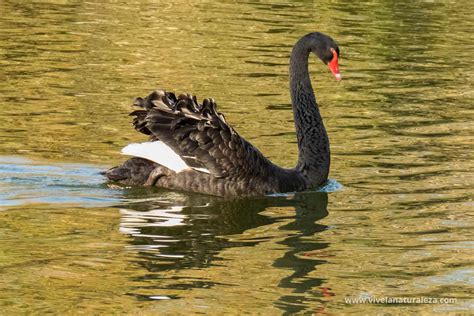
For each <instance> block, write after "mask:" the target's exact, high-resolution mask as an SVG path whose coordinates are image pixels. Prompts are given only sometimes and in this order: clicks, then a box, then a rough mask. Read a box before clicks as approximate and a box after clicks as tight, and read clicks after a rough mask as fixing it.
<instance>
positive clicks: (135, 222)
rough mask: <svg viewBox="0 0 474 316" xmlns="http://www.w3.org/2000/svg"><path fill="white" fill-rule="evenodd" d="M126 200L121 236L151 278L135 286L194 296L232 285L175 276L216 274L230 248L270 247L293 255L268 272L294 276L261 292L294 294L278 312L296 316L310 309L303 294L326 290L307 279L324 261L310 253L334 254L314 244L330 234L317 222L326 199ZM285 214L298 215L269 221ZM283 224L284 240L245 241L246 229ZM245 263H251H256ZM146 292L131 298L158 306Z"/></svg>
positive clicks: (317, 195) (135, 194)
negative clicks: (193, 272)
mask: <svg viewBox="0 0 474 316" xmlns="http://www.w3.org/2000/svg"><path fill="white" fill-rule="evenodd" d="M125 198H126V199H127V200H128V203H126V204H122V205H121V206H119V207H120V211H121V213H122V220H121V231H122V232H123V233H125V234H127V235H129V236H130V237H131V238H130V240H129V247H130V248H131V250H132V251H134V252H136V254H137V255H138V256H136V257H134V258H135V259H134V262H133V263H134V264H136V265H140V266H141V267H143V268H144V269H145V271H148V273H146V274H144V275H142V276H139V277H136V278H135V279H134V281H139V282H145V281H146V282H147V284H148V285H147V287H146V289H147V290H151V289H153V290H156V291H158V292H159V290H160V289H162V290H165V289H166V290H170V289H173V290H189V289H192V288H209V287H212V286H214V285H216V284H220V285H228V286H232V285H230V284H228V283H226V281H225V279H222V278H220V279H219V280H213V279H212V277H207V278H202V279H192V280H190V279H189V277H185V276H183V277H180V276H179V275H180V273H176V272H178V271H179V270H185V269H195V268H201V269H212V267H213V266H215V265H222V262H223V261H222V260H225V258H222V257H220V254H221V253H222V251H223V250H224V249H227V248H230V247H252V246H255V245H257V244H259V243H262V242H268V243H274V244H275V246H276V247H279V248H281V246H278V245H279V244H280V245H285V246H286V247H287V248H288V251H287V252H286V253H285V254H284V255H283V256H282V257H281V258H278V259H276V260H275V261H274V263H273V265H272V267H269V269H272V268H276V269H284V270H285V271H286V270H289V269H290V270H293V271H294V272H293V273H290V275H289V276H287V277H285V278H284V279H282V280H280V282H279V283H278V284H265V285H262V286H265V287H268V288H272V287H273V288H274V287H283V288H290V289H293V292H294V293H295V296H285V297H281V298H280V299H279V300H278V301H277V302H275V303H274V304H275V305H276V306H277V307H279V308H281V309H283V310H284V311H286V312H297V311H299V310H301V309H303V308H304V306H301V304H300V302H299V300H300V299H301V293H305V292H307V291H313V290H314V291H315V292H320V291H319V290H318V289H315V288H318V287H319V286H320V285H321V283H322V280H321V279H318V278H314V277H309V276H308V274H309V273H310V272H312V271H314V270H315V268H316V266H318V265H320V264H323V263H325V261H322V260H313V259H311V258H309V257H305V256H304V253H306V252H310V251H314V250H317V249H324V248H326V247H328V244H327V243H320V242H315V241H314V240H311V239H310V238H308V237H310V236H313V235H314V234H317V233H319V232H322V231H324V230H326V229H327V228H328V227H327V226H325V225H322V224H319V223H318V221H319V220H321V219H322V218H324V217H326V216H327V215H328V211H327V205H328V194H327V193H326V192H304V193H296V194H293V195H290V196H273V197H262V198H253V199H240V200H227V199H222V198H217V197H210V196H203V195H194V194H189V195H182V194H180V195H174V196H162V197H161V198H160V197H158V198H150V195H146V194H143V191H139V190H137V191H129V192H128V194H127V195H126V196H125ZM171 201H173V202H171ZM279 207H285V208H288V207H290V208H294V213H293V214H291V213H290V214H291V215H288V214H289V213H288V212H284V215H277V216H275V215H266V214H265V213H263V214H262V212H264V211H266V210H268V209H269V208H279ZM278 222H281V223H282V226H278V225H276V226H275V227H278V228H275V229H278V230H279V232H278V236H279V237H278V238H277V240H278V241H277V240H276V239H275V240H272V237H268V235H263V234H262V235H260V234H259V233H256V234H255V233H253V234H251V236H252V237H245V236H246V235H245V236H244V235H242V236H238V235H239V234H242V233H244V232H245V231H247V230H251V229H254V228H258V227H262V226H267V225H272V224H275V223H278ZM282 231H283V232H284V233H283V234H282V233H281V232H282ZM285 235H286V236H287V237H286V238H283V240H282V238H281V237H282V236H283V237H284V236H285ZM230 236H232V238H230ZM236 237H237V238H236ZM246 260H248V262H250V264H251V262H252V258H246ZM224 264H225V263H224ZM170 271H172V272H173V273H172V275H173V277H172V280H171V279H170V278H169V277H168V275H169V274H168V272H170ZM182 275H184V274H182ZM206 275H207V276H209V275H212V274H210V273H206ZM152 280H153V282H150V281H152ZM143 289H144V288H143V287H140V288H135V289H134V290H133V291H131V293H129V294H130V295H133V296H135V297H137V299H140V300H148V299H153V297H149V296H146V295H143V294H139V292H141V290H143ZM319 296H320V295H319ZM171 298H179V296H176V297H171Z"/></svg>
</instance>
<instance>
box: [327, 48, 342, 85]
mask: <svg viewBox="0 0 474 316" xmlns="http://www.w3.org/2000/svg"><path fill="white" fill-rule="evenodd" d="M331 51H332V60H331V61H330V62H329V64H328V67H329V70H331V72H332V74H333V75H334V77H336V80H337V81H340V80H342V77H341V73H340V72H339V61H338V57H337V53H336V50H335V49H334V48H331Z"/></svg>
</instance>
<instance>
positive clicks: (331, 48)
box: [306, 32, 342, 81]
mask: <svg viewBox="0 0 474 316" xmlns="http://www.w3.org/2000/svg"><path fill="white" fill-rule="evenodd" d="M306 36H308V37H309V43H310V47H311V51H312V52H313V53H314V54H315V55H316V56H318V58H319V59H321V61H322V62H323V63H324V64H325V65H327V66H328V68H329V70H331V72H332V74H333V75H334V77H335V78H336V80H337V81H340V80H341V79H342V77H341V73H340V72H339V46H338V45H337V43H336V41H334V40H333V39H332V38H331V37H329V36H327V35H326V34H323V33H319V32H315V33H309V34H308V35H306Z"/></svg>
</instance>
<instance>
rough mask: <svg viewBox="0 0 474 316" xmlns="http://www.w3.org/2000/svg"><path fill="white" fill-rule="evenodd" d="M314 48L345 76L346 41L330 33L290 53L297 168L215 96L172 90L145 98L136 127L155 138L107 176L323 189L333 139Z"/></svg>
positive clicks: (260, 189) (195, 187)
mask: <svg viewBox="0 0 474 316" xmlns="http://www.w3.org/2000/svg"><path fill="white" fill-rule="evenodd" d="M311 52H313V53H314V54H315V55H316V56H317V57H319V58H320V59H321V60H322V61H323V63H325V64H327V65H328V67H329V69H330V70H331V72H332V73H333V75H334V76H335V77H336V79H337V80H338V81H339V80H341V75H340V73H339V64H338V58H339V47H338V46H337V44H336V42H335V41H334V40H333V39H332V38H330V37H329V36H327V35H325V34H322V33H319V32H315V33H309V34H307V35H305V36H303V37H302V38H301V39H300V40H298V42H297V43H296V44H295V46H294V47H293V51H292V53H291V58H290V92H291V101H292V104H293V112H294V121H295V126H296V134H297V139H298V148H299V156H298V163H297V164H296V167H294V168H292V169H286V168H282V167H279V166H277V165H275V164H273V163H272V162H271V161H270V160H268V159H267V158H265V157H264V156H263V155H262V153H261V152H260V151H259V150H258V149H257V148H255V147H254V146H252V144H250V143H249V142H247V141H246V140H245V139H243V138H242V137H241V136H240V135H239V134H238V133H237V132H236V131H235V130H234V129H233V128H232V127H231V126H230V125H229V124H228V123H227V122H226V120H225V118H224V116H223V115H222V114H221V113H219V112H217V109H216V103H215V101H214V100H213V99H205V100H204V101H203V103H202V104H198V103H197V101H196V97H194V96H192V95H189V94H187V95H184V94H182V95H180V96H178V97H176V95H175V94H174V93H171V92H166V91H164V90H157V91H154V92H152V93H151V94H150V95H149V96H147V97H146V98H137V99H136V100H135V102H134V105H135V106H138V107H139V108H140V109H139V110H136V111H134V112H132V113H131V114H130V115H132V116H134V119H133V125H134V127H135V129H136V130H137V131H139V132H141V133H144V134H146V135H149V136H150V141H149V142H145V143H141V144H130V145H128V146H126V147H125V148H124V149H123V150H122V153H123V154H126V155H130V156H134V157H133V158H131V159H129V160H127V161H125V162H124V163H123V164H122V165H119V166H117V167H114V168H111V169H109V170H107V171H105V172H104V175H105V176H106V177H107V178H108V179H110V180H112V181H118V182H119V183H123V184H127V185H144V186H156V187H161V188H167V189H173V190H183V191H193V192H199V193H205V194H211V195H218V196H259V195H267V194H274V193H283V192H294V191H303V190H307V189H312V188H317V187H318V186H321V185H322V184H324V183H325V182H326V181H327V178H328V174H329V164H330V152H329V139H328V136H327V133H326V129H325V127H324V124H323V120H322V117H321V114H320V113H319V108H318V105H317V103H316V98H315V96H314V92H313V88H312V86H311V80H310V77H309V73H308V58H309V54H310V53H311Z"/></svg>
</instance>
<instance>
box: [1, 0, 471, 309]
mask: <svg viewBox="0 0 474 316" xmlns="http://www.w3.org/2000/svg"><path fill="white" fill-rule="evenodd" d="M473 10H474V6H473V4H472V2H471V1H457V2H447V1H415V2H410V3H403V2H399V1H381V2H357V3H355V2H351V1H318V2H317V3H313V2H310V1H309V2H308V1H302V2H291V3H288V2H282V1H271V2H270V1H260V2H257V1H248V2H239V3H233V2H215V1H212V2H206V1H203V2H198V3H194V2H193V3H188V2H182V1H168V2H167V3H166V4H164V3H160V2H152V3H148V4H144V3H142V2H134V1H127V2H120V1H118V2H114V3H113V4H96V3H91V2H85V3H72V2H71V3H69V2H34V3H30V2H14V1H13V2H11V1H6V2H2V3H0V12H1V13H2V14H1V17H0V122H1V124H0V140H1V142H0V217H1V220H0V240H1V242H0V274H1V278H0V289H1V291H0V308H1V310H2V312H3V313H7V314H19V313H21V314H24V313H27V314H31V313H47V312H52V313H56V314H63V313H78V312H80V313H104V314H110V313H129V314H134V313H136V314H142V313H149V314H163V313H169V314H176V313H180V312H181V313H183V311H187V312H188V311H190V312H192V313H205V314H223V313H230V314H235V313H237V312H239V313H241V312H245V313H250V314H258V313H260V314H290V313H308V314H309V313H328V314H340V313H362V314H375V313H383V312H384V313H393V314H406V313H426V314H432V313H449V312H451V313H469V312H471V313H472V310H473V308H474V307H473V302H472V300H470V299H471V296H472V286H473V279H474V268H473V264H472V249H473V233H472V231H473V224H472V223H473V220H472V207H473V202H472V183H473V177H472V172H471V171H472V170H473V163H472V154H471V153H472V104H473V103H474V102H473V101H474V96H473V91H474V89H473V72H472V64H473V63H474V58H473V55H472V53H471V52H472V51H473V49H474V41H473V36H472V30H473V27H474V20H473V18H472V14H470V13H471V12H473ZM316 30H317V31H322V32H325V33H328V34H330V35H331V36H333V37H334V38H335V39H336V40H337V41H338V42H339V45H340V47H341V59H340V63H341V72H342V75H343V81H342V82H340V83H336V82H335V81H334V80H333V78H332V77H331V75H330V73H329V72H328V70H327V68H326V67H325V66H324V65H322V64H320V63H319V62H317V61H316V59H315V58H314V60H313V61H312V62H311V63H310V71H311V74H312V80H313V86H314V88H315V90H316V96H317V99H318V102H319V104H320V106H321V111H322V114H323V116H324V119H325V123H326V126H327V129H328V133H329V135H330V139H331V150H332V163H331V175H330V177H331V178H332V179H334V181H337V182H333V184H335V183H340V184H342V186H343V187H342V188H341V187H339V186H338V187H337V189H335V190H334V187H333V188H332V189H331V188H330V189H327V190H324V191H328V192H305V193H297V194H290V195H283V196H273V197H262V198H254V199H241V200H228V199H222V198H216V197H210V196H204V195H198V194H187V193H182V192H169V191H163V190H159V189H139V188H123V187H116V186H111V185H107V184H106V183H104V179H103V178H102V176H100V174H99V172H100V171H101V170H104V169H105V168H108V167H110V166H113V165H115V164H117V163H120V162H121V161H123V159H124V157H123V156H121V155H120V154H119V151H120V148H121V147H123V146H124V145H126V144H127V143H129V142H137V141H142V140H144V139H145V138H144V136H143V135H139V134H138V133H136V132H135V131H134V130H133V128H131V125H130V118H129V117H128V116H127V114H128V112H129V111H130V104H131V101H132V99H133V98H134V97H136V96H143V95H146V94H147V93H149V91H151V90H152V89H155V88H157V87H161V88H165V89H168V90H174V91H176V92H178V93H180V92H191V93H194V94H196V95H197V96H198V99H202V98H204V97H213V98H215V99H216V100H217V103H218V104H219V108H220V110H221V111H222V112H224V113H225V114H226V118H227V120H228V121H229V122H230V123H231V124H233V126H234V127H235V128H236V129H237V130H238V131H239V133H240V134H241V135H242V136H244V137H245V138H246V139H248V140H249V141H251V142H252V143H253V144H255V145H256V146H258V147H259V148H260V149H261V150H262V152H263V153H264V154H265V155H267V156H268V157H270V158H271V159H272V160H274V161H275V162H277V163H279V164H281V165H284V166H292V165H293V164H294V163H295V161H296V154H297V147H296V143H295V133H294V128H293V122H292V113H291V106H290V104H289V92H288V77H287V68H288V67H287V64H288V57H289V54H290V51H291V47H292V45H293V43H294V42H295V41H296V40H297V39H298V38H299V37H300V36H301V35H303V34H305V33H307V32H311V31H316ZM422 296H423V297H434V298H455V299H456V300H457V301H456V302H455V303H453V304H392V305H384V304H347V303H346V301H345V299H346V298H348V297H349V298H364V297H422Z"/></svg>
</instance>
